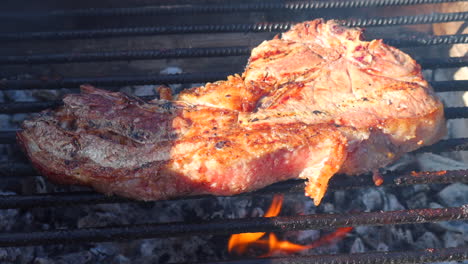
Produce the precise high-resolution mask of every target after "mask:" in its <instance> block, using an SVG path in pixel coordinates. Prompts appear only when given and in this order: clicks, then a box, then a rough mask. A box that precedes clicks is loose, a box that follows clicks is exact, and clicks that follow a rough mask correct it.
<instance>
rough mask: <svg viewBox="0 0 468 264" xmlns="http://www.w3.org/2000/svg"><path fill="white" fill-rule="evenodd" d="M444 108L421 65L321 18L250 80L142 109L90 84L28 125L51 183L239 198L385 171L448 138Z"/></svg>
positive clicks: (27, 145) (260, 59)
mask: <svg viewBox="0 0 468 264" xmlns="http://www.w3.org/2000/svg"><path fill="white" fill-rule="evenodd" d="M444 131H445V121H444V118H443V106H442V104H441V102H440V101H439V100H438V99H437V98H436V96H435V94H434V92H433V90H432V88H431V87H430V86H429V85H428V83H427V82H426V81H425V80H424V79H423V78H422V75H421V69H420V66H419V65H418V64H417V63H416V62H415V61H414V60H413V59H411V58H410V57H409V56H408V55H406V54H404V53H403V52H401V51H399V50H397V49H395V48H393V47H389V46H387V45H385V44H383V43H382V41H380V40H373V41H370V42H366V41H362V40H361V31H360V30H359V29H353V28H346V27H343V26H341V25H339V24H337V23H336V22H335V21H328V22H324V21H322V20H314V21H310V22H305V23H302V24H298V25H296V26H295V27H294V28H292V29H291V30H290V31H288V32H286V33H284V34H282V36H281V37H276V38H275V39H273V40H270V41H265V42H263V43H262V44H260V45H259V46H258V47H257V48H255V49H254V50H253V51H252V54H251V57H250V59H249V63H248V65H247V67H246V70H245V72H244V73H243V74H242V76H239V75H235V76H229V77H228V79H227V80H226V81H219V82H216V83H208V84H206V85H205V86H202V87H196V88H192V89H189V90H186V91H184V92H182V93H181V94H180V95H179V97H178V98H177V100H174V101H167V100H153V101H150V102H143V101H141V100H139V99H135V98H132V97H129V96H126V95H124V94H122V93H112V92H108V91H104V90H99V89H96V88H93V87H91V86H84V87H82V93H81V94H80V95H68V96H66V97H65V99H64V106H63V107H61V108H60V109H58V110H55V111H52V110H48V111H44V112H42V113H41V114H40V115H39V116H37V117H35V118H33V119H31V120H29V121H25V122H24V124H23V131H21V132H19V133H18V140H19V142H20V143H21V144H22V146H23V148H24V149H25V151H26V153H27V155H28V156H29V158H30V159H31V161H32V163H33V164H34V165H35V166H36V168H38V169H39V171H40V172H41V173H43V174H44V175H46V176H48V177H49V178H51V179H53V180H55V181H57V182H60V183H72V184H84V185H89V186H92V187H94V188H95V189H97V190H100V191H102V192H104V193H108V194H119V195H123V196H126V197H131V198H135V199H143V200H158V199H169V198H173V197H178V196H184V195H197V194H215V195H233V194H238V193H241V192H246V191H252V190H256V189H259V188H262V187H264V186H266V185H269V184H271V183H274V182H278V181H283V180H286V179H292V178H305V179H307V180H308V181H307V186H306V190H305V192H306V195H308V196H310V197H311V198H313V199H314V202H315V204H319V203H320V200H321V199H322V197H323V195H324V194H325V191H326V189H327V184H328V181H329V179H330V178H331V177H332V176H333V175H334V174H335V173H347V174H357V173H362V172H367V171H372V170H376V169H378V168H380V167H383V166H385V165H387V164H389V163H390V162H392V161H394V160H396V159H397V158H399V157H400V156H401V155H402V154H404V153H406V152H409V151H412V150H415V149H417V148H418V147H420V146H423V145H428V144H432V143H434V142H435V141H437V140H439V139H440V138H441V137H442V135H443V134H444Z"/></svg>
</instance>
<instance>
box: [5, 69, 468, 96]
mask: <svg viewBox="0 0 468 264" xmlns="http://www.w3.org/2000/svg"><path fill="white" fill-rule="evenodd" d="M232 74H235V72H197V73H181V74H168V75H150V76H109V77H90V78H86V77H84V78H63V79H49V80H37V79H35V80H0V90H21V89H61V88H78V87H79V86H80V85H82V84H84V83H89V84H92V85H94V86H97V87H101V86H127V85H156V84H176V83H206V82H213V81H218V80H225V79H226V77H227V76H229V75H232ZM430 84H431V86H432V87H433V88H434V89H435V91H437V92H451V91H465V90H466V89H467V88H468V81H465V80H464V81H437V82H430Z"/></svg>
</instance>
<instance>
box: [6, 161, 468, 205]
mask: <svg viewBox="0 0 468 264" xmlns="http://www.w3.org/2000/svg"><path fill="white" fill-rule="evenodd" d="M0 175H1V176H2V178H3V179H7V178H8V177H9V176H13V177H14V178H15V179H16V180H19V178H20V177H25V176H33V175H37V173H36V172H35V171H34V169H33V168H32V167H31V166H30V165H29V164H22V163H13V162H12V163H0ZM383 177H384V183H383V184H382V186H386V187H402V186H408V185H415V184H449V183H454V182H464V183H468V170H452V171H435V172H418V173H404V174H402V173H397V172H393V173H387V174H385V175H383ZM373 186H374V182H373V180H372V175H370V174H366V175H359V176H352V177H349V176H346V175H336V176H334V177H333V178H332V180H331V181H330V185H329V189H331V190H347V189H357V188H364V187H373ZM304 187H305V184H304V180H290V181H286V182H281V183H276V184H273V185H270V186H268V187H265V188H263V189H261V190H258V191H255V192H251V193H244V194H240V195H236V196H237V197H239V196H252V195H262V194H272V193H303V192H304ZM374 187H375V186H374ZM195 199H213V196H211V195H198V196H190V197H181V198H177V199H174V200H195ZM124 202H129V203H146V202H143V201H137V200H131V199H126V198H123V197H118V196H106V195H103V194H99V193H96V192H88V191H80V192H67V193H61V192H57V193H46V194H36V195H1V196H0V209H10V208H32V207H55V206H77V205H82V204H109V203H124Z"/></svg>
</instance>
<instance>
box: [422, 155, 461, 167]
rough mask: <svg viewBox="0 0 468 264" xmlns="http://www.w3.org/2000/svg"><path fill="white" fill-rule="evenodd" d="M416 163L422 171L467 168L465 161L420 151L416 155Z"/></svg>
mask: <svg viewBox="0 0 468 264" xmlns="http://www.w3.org/2000/svg"><path fill="white" fill-rule="evenodd" d="M417 160H418V164H419V166H420V168H421V170H424V171H439V170H447V169H450V170H463V169H468V166H467V165H466V163H463V162H459V161H456V160H454V159H450V158H447V157H443V156H440V155H437V154H433V153H422V154H418V155H417Z"/></svg>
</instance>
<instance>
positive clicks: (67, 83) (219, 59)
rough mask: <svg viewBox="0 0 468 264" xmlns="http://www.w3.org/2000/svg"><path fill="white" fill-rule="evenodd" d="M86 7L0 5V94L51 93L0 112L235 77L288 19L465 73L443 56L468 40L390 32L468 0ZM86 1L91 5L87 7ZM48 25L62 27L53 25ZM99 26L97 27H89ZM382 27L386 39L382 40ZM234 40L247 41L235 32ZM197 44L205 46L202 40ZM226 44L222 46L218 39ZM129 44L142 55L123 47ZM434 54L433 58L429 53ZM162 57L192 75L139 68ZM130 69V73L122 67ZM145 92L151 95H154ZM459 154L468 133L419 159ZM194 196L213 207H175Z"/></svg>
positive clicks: (6, 161)
mask: <svg viewBox="0 0 468 264" xmlns="http://www.w3.org/2000/svg"><path fill="white" fill-rule="evenodd" d="M49 2H50V3H54V2H55V1H46V3H49ZM89 2H91V3H88V2H87V1H84V3H83V5H88V4H89V6H86V8H72V7H61V9H56V8H42V9H41V10H32V11H27V10H26V11H14V8H18V6H19V4H17V6H16V7H15V6H12V7H7V8H5V10H8V8H11V9H12V10H13V11H11V12H10V11H0V21H2V23H3V24H4V25H7V26H8V25H16V27H13V28H12V27H9V28H7V27H6V26H4V27H3V29H2V30H3V31H2V32H1V33H0V41H1V42H2V46H3V47H0V65H1V68H2V71H1V72H0V74H1V75H2V76H1V77H2V79H1V80H0V91H2V92H7V91H10V92H16V91H28V90H34V91H36V92H37V91H42V90H43V91H48V92H49V93H50V94H51V97H50V98H52V99H50V98H47V99H43V100H42V101H31V102H29V101H28V102H21V101H14V100H10V101H9V102H7V101H6V102H2V101H0V114H9V115H16V114H19V113H34V112H38V111H41V110H44V109H46V108H51V107H56V106H59V105H60V100H59V98H57V97H54V95H55V94H56V93H60V92H62V91H65V93H69V92H76V91H77V88H78V87H79V85H81V84H85V83H89V84H92V85H94V86H97V87H100V88H107V89H112V90H118V89H120V88H122V87H123V86H131V85H158V84H165V85H170V84H185V85H187V84H191V83H204V82H209V81H216V80H222V79H225V78H226V76H228V75H229V74H233V73H236V72H241V71H242V66H243V65H245V63H246V58H247V57H248V55H249V53H250V50H251V49H252V47H253V46H255V45H256V44H258V43H259V41H261V39H270V38H271V36H273V35H275V34H277V33H280V32H283V31H286V30H288V29H289V28H290V27H291V25H293V24H294V23H295V22H299V21H300V20H306V19H313V18H316V17H326V18H338V19H342V20H343V23H344V24H345V25H349V26H359V27H366V28H369V30H371V29H374V31H375V32H377V33H376V36H375V37H377V38H378V37H379V34H378V33H379V32H380V33H382V34H383V36H380V37H383V38H384V41H385V42H386V43H388V44H390V45H394V46H396V47H398V48H402V49H404V50H405V51H407V52H408V53H410V55H412V56H414V57H418V56H415V55H414V54H421V53H423V54H425V55H427V54H436V55H433V56H431V55H429V56H427V57H421V56H419V57H418V59H417V60H418V62H419V63H420V64H421V65H422V67H423V69H429V70H437V69H445V68H452V69H456V68H460V67H465V66H468V58H467V57H466V56H461V57H449V55H448V53H447V50H448V49H449V48H450V46H451V45H453V44H466V43H468V35H467V34H461V33H460V34H454V35H437V36H436V35H427V34H422V33H411V34H410V33H405V34H401V35H398V34H393V33H392V32H394V31H392V30H393V29H395V28H402V27H403V26H408V25H426V26H427V25H431V24H433V23H446V22H459V21H464V22H465V23H466V21H467V19H468V12H462V11H463V10H459V12H455V13H444V12H442V11H440V12H439V11H435V12H434V11H433V12H425V13H422V14H412V15H409V14H408V11H406V10H418V9H421V10H423V11H424V10H426V11H427V10H431V9H432V8H437V7H439V6H440V5H441V3H448V2H454V4H455V3H461V2H466V1H448V0H414V1H410V0H351V1H346V0H341V1H335V0H334V1H300V2H297V1H295V2H288V1H269V2H265V1H258V2H257V1H250V2H241V1H239V2H237V3H231V2H229V3H227V2H228V1H226V2H224V1H214V2H213V1H211V2H210V3H201V2H198V3H197V4H193V3H188V2H183V1H169V3H167V4H166V5H160V4H159V3H158V5H153V3H152V1H135V2H134V1H116V2H115V5H117V6H118V7H108V6H105V4H106V2H105V1H103V2H102V3H92V1H89ZM155 2H156V1H155ZM130 3H133V6H131V7H129V5H130ZM20 4H21V3H20ZM55 4H57V3H55ZM92 4H96V5H100V6H97V7H96V6H91V5H92ZM93 7H96V8H93ZM2 9H3V8H2ZM17 10H18V9H17ZM435 10H439V9H435ZM411 12H413V11H411ZM57 21H59V22H63V23H60V25H57ZM97 24H99V25H100V26H99V27H97V26H96V25H97ZM115 25H117V26H115ZM375 29H376V30H375ZM386 31H388V32H390V33H389V34H387V35H385V32H386ZM408 32H411V31H408ZM370 33H371V32H370ZM371 34H372V33H371ZM242 35H243V36H245V37H243V38H242V37H239V36H242ZM389 36H393V37H389ZM184 38H187V39H188V38H190V39H192V40H194V39H195V44H194V45H193V47H192V43H188V42H186V41H184ZM202 38H207V39H209V40H210V41H209V42H208V41H203V40H202ZM223 38H226V39H227V40H226V41H223ZM369 38H371V37H369ZM252 39H253V40H252ZM166 40H167V41H166ZM138 42H141V43H140V44H138V45H136V44H135V43H138ZM179 42H180V43H179ZM75 43H82V44H83V47H81V48H77V46H78V45H81V44H75ZM155 43H156V44H155ZM158 43H165V44H167V43H172V45H173V47H169V46H170V45H169V46H165V47H162V48H159V47H158V46H153V45H157V44H158ZM197 43H198V45H197ZM209 43H212V44H209ZM119 45H121V46H119ZM133 45H136V46H137V47H138V46H141V47H146V48H142V49H132V48H131V47H132V46H133ZM148 45H151V46H148ZM184 45H185V46H184ZM434 50H438V51H442V52H440V53H431V52H434ZM412 52H414V54H413V53H412ZM418 52H419V53H418ZM12 54H14V55H12ZM438 54H442V56H441V55H438ZM194 58H196V59H194ZM164 62H176V63H174V65H177V63H179V64H180V65H183V67H185V68H184V70H185V69H186V68H187V69H191V68H192V69H195V70H189V71H188V72H184V73H178V74H169V75H164V74H158V72H154V71H151V70H148V68H149V67H152V66H151V65H156V66H155V68H157V67H160V65H162V64H163V63H164ZM132 63H134V64H135V65H139V66H135V67H130V66H122V65H123V64H125V65H128V64H132ZM151 63H152V64H151ZM148 64H149V65H150V66H148ZM169 64H170V63H169ZM62 67H63V68H62ZM90 68H94V69H96V72H97V74H95V75H92V74H91V73H92V72H93V71H92V70H90ZM116 68H117V70H116ZM51 69H52V70H51ZM213 69H216V70H213ZM158 71H159V70H158ZM122 72H123V73H122ZM149 73H151V74H149ZM431 85H432V86H433V87H434V89H435V90H436V91H437V92H441V93H442V92H444V93H445V92H460V91H466V90H468V81H464V80H447V81H432V82H431ZM142 97H143V99H151V98H153V97H154V96H151V95H149V96H142ZM0 99H1V98H0ZM445 111H446V118H447V119H463V118H467V117H468V107H460V106H458V107H453V106H450V105H446V109H445ZM16 116H18V115H16ZM20 117H21V118H24V117H22V116H20ZM15 131H16V130H15V129H6V128H3V127H2V128H1V130H0V144H3V145H5V146H7V148H5V149H6V153H7V155H6V157H4V158H3V159H1V158H2V157H1V156H0V160H1V161H2V162H1V163H0V176H1V177H2V179H0V182H2V181H3V185H2V186H7V187H8V186H16V185H15V183H16V182H18V181H22V180H24V179H25V178H27V177H35V176H38V175H37V173H36V172H35V171H34V169H33V168H32V166H31V164H29V163H28V161H27V160H25V158H24V156H22V154H20V152H19V151H18V150H17V148H18V147H17V145H16V143H15ZM0 150H1V149H0ZM466 150H468V138H449V139H445V140H442V141H440V142H438V143H436V144H435V145H433V146H428V147H424V148H422V149H420V150H418V151H417V152H420V153H422V152H431V153H440V152H455V151H466ZM0 155H1V153H0ZM383 177H384V184H383V186H387V187H395V188H403V186H412V185H416V184H449V183H454V182H468V170H446V171H433V172H418V173H414V172H411V171H399V172H390V173H386V174H384V175H383ZM10 183H11V184H10ZM372 186H373V181H372V176H371V175H361V176H357V177H353V178H349V177H346V176H342V175H338V176H336V177H334V178H333V179H332V181H331V183H330V190H329V192H333V191H335V190H348V189H358V188H369V187H372ZM303 187H304V183H303V182H302V181H288V182H286V183H281V184H275V185H272V186H269V187H267V188H265V189H262V190H260V191H257V192H254V193H249V194H242V195H241V196H246V197H255V196H257V195H264V194H272V193H297V192H303ZM191 199H193V200H196V199H197V200H199V199H205V200H207V201H210V199H213V198H212V197H210V196H197V197H189V198H183V199H179V200H191ZM123 203H141V202H136V201H130V200H128V199H125V198H121V197H114V196H111V197H109V196H104V195H101V194H98V193H95V192H92V191H89V190H81V189H80V190H79V191H73V190H67V191H61V192H52V193H34V194H28V193H27V192H26V193H25V194H22V193H18V194H14V195H12V194H8V195H0V209H21V210H22V212H27V211H28V210H36V211H37V210H46V209H47V210H48V211H47V212H49V210H54V209H55V210H59V209H60V208H61V207H63V206H79V205H95V204H123ZM155 203H158V202H155ZM44 212H46V211H44ZM128 213H129V214H131V213H132V212H128ZM464 219H465V220H466V219H468V204H465V205H463V206H460V207H447V208H420V209H409V210H398V211H383V212H380V211H378V212H352V213H346V214H343V213H334V214H314V215H294V216H279V217H273V218H261V217H259V218H240V219H218V220H209V221H202V222H170V223H149V224H138V225H131V224H129V225H119V226H104V227H102V226H100V227H95V228H66V229H49V228H46V229H41V228H39V227H38V228H35V229H34V230H31V228H27V229H25V230H29V231H27V232H26V231H25V232H3V233H0V247H25V246H34V245H47V244H69V243H72V242H73V243H77V244H87V243H92V242H106V241H122V240H124V241H126V240H135V239H143V238H166V237H172V236H174V237H177V236H193V235H202V234H213V235H228V234H232V233H242V232H273V231H288V230H305V229H328V228H337V227H347V226H363V225H368V226H380V225H401V224H423V223H433V222H438V221H447V220H464ZM465 259H468V247H467V246H466V245H465V246H461V247H454V248H435V249H425V250H416V251H391V252H365V253H359V254H336V255H312V256H286V257H276V258H267V259H242V260H238V259H232V260H225V259H222V260H219V261H221V262H222V263H311V262H313V263H426V262H435V261H452V260H455V261H459V260H465Z"/></svg>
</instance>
